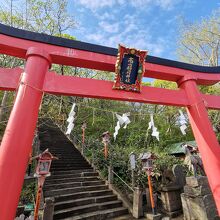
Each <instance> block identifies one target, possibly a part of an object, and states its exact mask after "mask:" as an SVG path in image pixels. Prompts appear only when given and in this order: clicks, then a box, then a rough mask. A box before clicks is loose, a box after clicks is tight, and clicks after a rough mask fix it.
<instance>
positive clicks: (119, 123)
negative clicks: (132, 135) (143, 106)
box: [113, 112, 131, 140]
mask: <svg viewBox="0 0 220 220" xmlns="http://www.w3.org/2000/svg"><path fill="white" fill-rule="evenodd" d="M128 116H130V112H128V113H124V114H123V115H122V116H120V115H118V114H116V117H117V119H118V121H117V125H116V126H115V133H114V134H113V136H114V140H116V137H117V135H118V131H119V129H120V128H121V126H122V125H124V127H123V128H124V129H125V128H127V125H128V124H129V123H131V121H130V119H129V118H128Z"/></svg>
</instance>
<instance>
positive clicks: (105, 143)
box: [102, 131, 110, 160]
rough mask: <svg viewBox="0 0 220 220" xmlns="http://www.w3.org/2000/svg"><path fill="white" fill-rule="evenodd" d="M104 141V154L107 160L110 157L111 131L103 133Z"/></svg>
mask: <svg viewBox="0 0 220 220" xmlns="http://www.w3.org/2000/svg"><path fill="white" fill-rule="evenodd" d="M102 143H103V144H104V156H105V159H106V160H107V157H108V144H109V143H110V133H109V132H108V131H106V132H104V133H103V134H102Z"/></svg>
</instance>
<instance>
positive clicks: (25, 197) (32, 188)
mask: <svg viewBox="0 0 220 220" xmlns="http://www.w3.org/2000/svg"><path fill="white" fill-rule="evenodd" d="M36 192H37V184H36V182H35V181H34V182H30V183H27V184H24V186H23V188H22V192H21V196H20V203H21V204H27V203H34V196H35V194H36Z"/></svg>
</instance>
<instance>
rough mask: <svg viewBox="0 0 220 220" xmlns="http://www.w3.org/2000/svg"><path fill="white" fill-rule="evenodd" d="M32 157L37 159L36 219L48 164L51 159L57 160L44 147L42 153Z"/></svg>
mask: <svg viewBox="0 0 220 220" xmlns="http://www.w3.org/2000/svg"><path fill="white" fill-rule="evenodd" d="M33 159H37V160H38V164H37V168H36V172H35V174H34V176H35V177H37V178H38V190H37V198H36V205H35V209H34V220H38V211H39V205H40V199H41V193H42V188H43V185H44V181H45V179H46V177H48V176H50V172H49V171H50V166H51V162H52V160H57V159H58V158H57V157H54V156H53V155H52V154H51V153H50V152H49V151H48V149H46V150H45V151H44V152H43V153H41V154H40V155H38V156H36V157H33V158H32V160H33Z"/></svg>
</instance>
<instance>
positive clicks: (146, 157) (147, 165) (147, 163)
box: [140, 152, 157, 215]
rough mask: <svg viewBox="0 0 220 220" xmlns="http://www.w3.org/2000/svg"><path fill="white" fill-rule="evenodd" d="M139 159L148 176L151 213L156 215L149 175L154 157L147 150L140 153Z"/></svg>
mask: <svg viewBox="0 0 220 220" xmlns="http://www.w3.org/2000/svg"><path fill="white" fill-rule="evenodd" d="M140 159H141V162H142V166H143V170H144V171H145V172H146V174H147V178H148V186H149V193H150V201H151V208H152V213H153V215H156V214H157V211H156V208H155V203H154V197H153V187H152V182H151V177H150V176H151V172H152V170H153V159H155V157H154V155H153V154H151V153H150V152H147V153H143V154H141V155H140Z"/></svg>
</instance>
